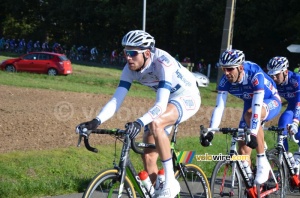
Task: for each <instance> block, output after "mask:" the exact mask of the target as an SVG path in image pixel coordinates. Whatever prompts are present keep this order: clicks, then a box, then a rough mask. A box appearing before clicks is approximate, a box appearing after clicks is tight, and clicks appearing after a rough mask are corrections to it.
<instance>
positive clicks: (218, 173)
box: [210, 161, 243, 197]
mask: <svg viewBox="0 0 300 198" xmlns="http://www.w3.org/2000/svg"><path fill="white" fill-rule="evenodd" d="M233 163H235V162H232V161H219V162H218V163H217V164H216V165H215V168H214V171H213V173H212V176H211V181H210V187H211V193H212V196H213V197H243V188H242V184H243V182H242V178H241V175H240V173H239V171H238V169H237V167H235V170H233V168H232V164H233ZM233 173H234V175H233ZM233 176H234V177H233ZM233 178H234V180H233Z"/></svg>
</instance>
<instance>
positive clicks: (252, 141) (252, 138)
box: [247, 133, 257, 149]
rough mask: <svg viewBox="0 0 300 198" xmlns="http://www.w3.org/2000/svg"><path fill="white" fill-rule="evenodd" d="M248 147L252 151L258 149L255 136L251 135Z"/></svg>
mask: <svg viewBox="0 0 300 198" xmlns="http://www.w3.org/2000/svg"><path fill="white" fill-rule="evenodd" d="M247 146H249V147H250V148H252V149H255V148H256V147H257V139H256V136H255V135H254V134H252V133H251V134H250V141H249V142H248V143H247Z"/></svg>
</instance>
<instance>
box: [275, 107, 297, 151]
mask: <svg viewBox="0 0 300 198" xmlns="http://www.w3.org/2000/svg"><path fill="white" fill-rule="evenodd" d="M293 116H294V112H293V110H291V109H286V110H285V111H284V112H283V113H282V114H281V115H280V118H279V120H278V127H280V128H284V131H283V135H287V129H286V126H287V125H288V124H291V123H292V122H293ZM283 144H284V148H285V150H286V151H288V150H289V147H288V141H287V139H285V140H284V142H283Z"/></svg>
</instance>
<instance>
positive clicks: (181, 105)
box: [79, 30, 201, 198]
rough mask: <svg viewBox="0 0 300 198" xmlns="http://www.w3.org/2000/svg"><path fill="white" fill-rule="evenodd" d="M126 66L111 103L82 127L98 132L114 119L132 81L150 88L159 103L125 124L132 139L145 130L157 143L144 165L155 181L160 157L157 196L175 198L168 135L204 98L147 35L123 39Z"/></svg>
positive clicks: (132, 33) (147, 139)
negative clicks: (162, 179) (161, 170)
mask: <svg viewBox="0 0 300 198" xmlns="http://www.w3.org/2000/svg"><path fill="white" fill-rule="evenodd" d="M122 45H123V47H124V55H125V58H126V61H127V63H126V65H125V67H124V69H123V71H122V75H121V79H120V82H119V86H118V88H117V89H116V91H115V93H114V95H113V97H112V98H111V100H110V101H109V102H108V103H107V104H106V105H105V106H104V107H103V108H102V110H101V111H100V113H99V114H98V115H97V116H96V118H95V119H93V120H91V121H89V122H85V123H81V124H80V125H79V126H80V127H85V128H87V129H95V128H97V127H98V126H99V125H100V124H101V123H103V122H105V121H106V120H108V119H109V118H111V117H112V116H113V115H114V113H116V112H117V110H118V109H119V108H120V106H121V104H122V102H123V100H124V99H125V96H126V94H127V92H128V91H129V89H130V86H131V84H132V82H133V81H138V82H140V83H141V84H143V85H145V86H148V87H151V88H152V89H153V90H154V91H155V92H156V101H155V103H154V105H153V107H152V108H150V109H149V111H148V112H146V113H145V114H144V115H143V116H142V117H140V118H138V119H137V120H135V121H133V122H129V123H127V124H126V127H127V129H128V133H129V134H130V138H135V137H136V136H137V134H138V133H139V132H140V131H141V129H142V127H145V126H147V125H148V124H149V128H150V130H147V128H148V127H145V132H144V136H143V138H144V141H145V142H147V143H155V144H156V146H157V149H156V151H153V150H150V149H149V150H145V154H144V156H143V162H144V166H145V170H146V171H147V172H148V174H149V176H150V179H151V181H152V182H154V181H155V180H156V175H157V172H158V167H157V164H156V162H157V159H158V156H159V157H160V159H161V161H162V164H163V168H164V170H165V178H166V180H165V184H164V186H163V188H162V189H157V190H156V191H155V194H156V196H157V197H159V198H161V197H172V198H173V197H175V196H176V195H177V194H178V193H179V191H180V186H179V183H178V181H177V180H176V179H175V177H174V171H173V164H172V156H171V153H170V142H169V139H168V136H167V135H169V134H170V132H171V128H172V125H174V124H178V123H181V122H183V121H185V120H187V119H189V118H190V117H191V116H193V115H194V114H195V113H196V112H197V111H198V110H199V108H200V104H201V98H200V93H199V89H198V87H197V85H196V79H195V77H194V76H193V74H192V73H191V72H189V71H188V70H187V69H186V68H185V67H183V66H182V65H181V64H180V63H179V62H177V61H176V60H175V58H173V57H172V56H171V55H170V54H169V53H167V52H166V51H163V50H161V49H158V48H155V47H154V45H155V40H154V37H152V36H151V35H150V34H148V33H147V32H144V31H141V30H134V31H130V32H128V33H127V34H126V35H125V36H124V37H123V39H122Z"/></svg>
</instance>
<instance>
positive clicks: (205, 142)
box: [200, 132, 214, 147]
mask: <svg viewBox="0 0 300 198" xmlns="http://www.w3.org/2000/svg"><path fill="white" fill-rule="evenodd" d="M213 139H214V134H213V132H208V133H206V134H201V136H200V143H201V145H202V146H204V147H207V146H209V145H210V143H211V141H212V140H213Z"/></svg>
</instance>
